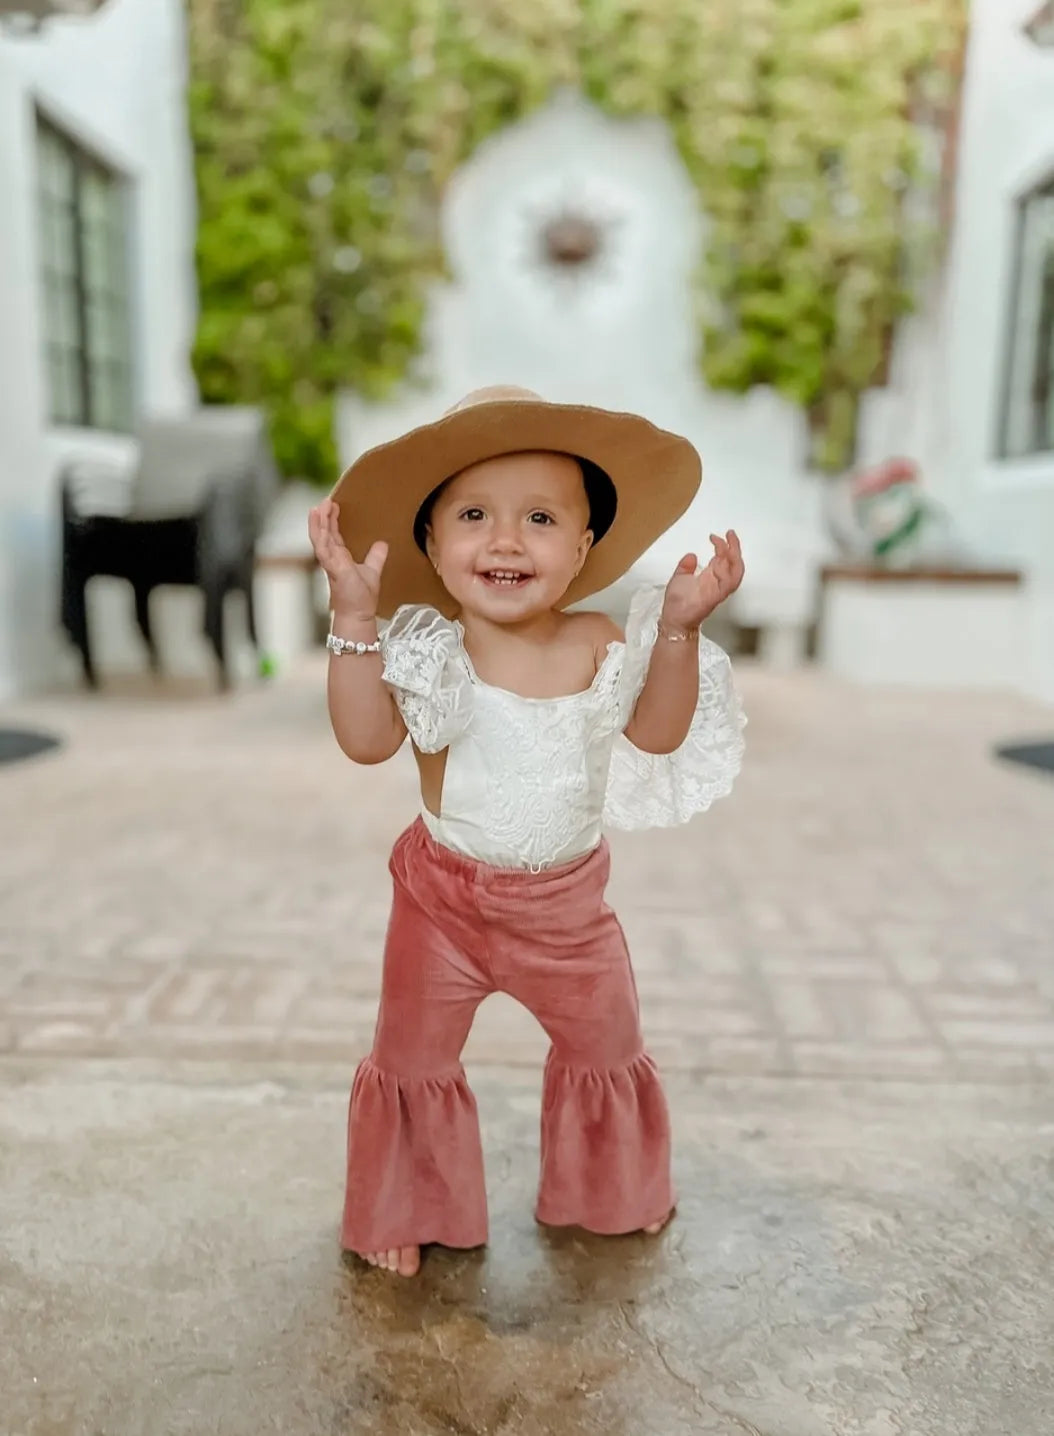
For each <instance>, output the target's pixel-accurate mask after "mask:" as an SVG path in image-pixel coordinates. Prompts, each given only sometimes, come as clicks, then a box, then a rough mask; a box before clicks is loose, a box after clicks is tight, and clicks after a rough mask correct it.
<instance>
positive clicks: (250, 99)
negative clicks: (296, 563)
mask: <svg viewBox="0 0 1054 1436" xmlns="http://www.w3.org/2000/svg"><path fill="white" fill-rule="evenodd" d="M963 9H964V0H525V3H520V4H513V3H511V0H354V3H349V0H189V23H190V39H191V65H192V69H191V83H190V112H191V124H192V130H193V137H194V145H195V154H196V172H197V186H198V203H199V232H198V243H197V265H198V275H199V284H200V293H201V317H200V322H199V327H198V333H197V338H196V344H195V350H194V363H195V369H196V372H197V377H198V382H199V386H200V389H201V392H202V396H203V398H205V399H206V400H208V401H213V402H233V401H241V402H259V403H263V404H265V405H266V406H267V408H268V410H269V412H270V414H271V416H272V426H273V433H274V438H275V445H276V450H277V453H278V456H279V461H280V463H281V465H282V467H283V469H284V470H285V471H286V472H287V473H291V474H300V475H304V476H308V477H311V478H314V479H317V480H319V481H323V482H324V481H328V480H329V479H331V478H332V475H333V472H334V469H335V467H336V462H337V461H336V455H335V452H334V440H333V412H332V411H333V400H334V396H335V394H336V392H337V391H338V390H339V389H340V388H342V387H351V388H354V389H357V390H359V391H360V392H362V393H365V394H367V395H373V396H381V395H383V394H385V393H386V392H388V391H389V390H390V389H391V388H392V386H393V385H394V384H396V383H397V382H398V381H399V380H400V379H401V378H403V377H404V376H405V375H406V374H407V372H408V370H409V369H410V367H411V365H412V363H413V360H414V357H415V355H416V354H417V353H418V352H419V348H420V342H421V331H422V323H423V319H424V310H425V294H426V291H427V286H428V284H429V283H430V281H431V280H432V279H434V278H435V277H436V276H437V275H439V274H441V273H442V272H443V256H442V252H441V248H440V244H439V238H438V226H437V215H438V208H439V203H440V199H441V196H442V193H443V187H444V185H445V183H446V181H447V180H448V178H449V177H450V175H451V173H452V172H453V171H454V169H455V168H456V167H457V166H458V165H459V164H460V163H461V162H462V161H464V160H465V159H466V158H467V157H468V156H469V155H470V154H471V153H472V152H473V150H474V149H475V147H476V146H477V145H478V144H479V143H480V142H481V141H482V140H484V139H485V138H486V137H487V136H489V135H491V134H492V133H494V132H495V131H496V130H498V129H500V128H501V127H503V126H505V125H507V124H510V123H511V122H513V121H515V120H517V119H519V118H521V117H522V116H524V115H526V114H528V113H529V112H530V111H531V110H532V109H534V108H536V107H537V106H538V105H540V104H542V103H544V102H545V100H546V99H547V98H548V97H549V96H550V94H551V93H552V91H553V89H554V88H555V87H556V86H560V85H574V86H577V87H579V88H580V89H581V90H582V91H583V92H584V93H585V94H586V95H587V96H588V97H589V98H590V99H591V100H592V101H594V102H595V103H596V104H597V105H599V106H600V107H601V108H603V109H604V110H605V111H607V112H608V113H610V114H614V115H627V116H628V115H654V116H660V117H662V118H664V119H665V120H666V121H667V122H668V124H669V125H670V127H671V129H672V132H673V134H674V136H675V138H676V141H677V145H678V148H679V150H680V154H681V156H682V158H683V161H684V163H685V165H686V167H687V170H688V173H689V174H690V176H691V178H692V181H693V182H694V184H695V186H696V187H697V189H698V192H699V196H700V203H701V206H702V208H703V211H704V213H705V215H706V219H707V225H706V248H705V253H704V254H702V255H701V256H700V265H699V283H698V294H699V301H700V302H699V326H700V364H701V367H702V371H703V373H704V375H705V377H706V379H707V381H708V382H709V383H710V384H712V385H714V386H715V387H719V388H725V389H731V390H737V391H745V390H747V389H749V388H750V387H751V386H753V385H757V384H770V385H773V386H775V388H776V389H778V390H779V391H780V392H781V393H783V394H785V395H787V396H788V397H790V398H791V399H793V400H794V401H795V402H796V403H798V404H800V405H801V406H803V407H804V408H805V409H806V410H807V412H808V413H809V415H810V418H811V420H812V431H813V435H814V451H813V455H812V459H813V462H814V463H815V464H816V465H817V466H818V467H821V468H826V469H832V470H833V469H838V468H840V467H842V466H843V465H844V464H845V463H846V462H847V461H848V460H849V459H850V458H851V455H852V452H853V446H854V441H855V428H856V411H857V405H858V400H859V396H860V394H861V393H862V391H863V390H864V389H865V388H867V387H868V386H869V385H871V384H873V383H875V382H876V380H877V379H880V378H881V375H882V370H883V363H884V357H885V354H886V352H887V349H888V344H889V339H890V334H891V331H892V327H893V325H894V323H895V321H896V319H897V317H898V316H899V315H901V314H903V313H904V312H905V311H906V310H907V309H909V308H910V305H911V300H912V295H913V293H914V292H915V291H916V289H917V285H918V281H919V278H920V275H921V274H922V273H923V266H924V264H925V261H926V257H927V255H928V253H930V252H931V251H932V248H933V245H934V243H935V240H936V237H937V236H936V231H937V222H936V218H937V208H936V204H935V196H936V195H937V192H938V189H939V184H940V174H939V170H940V163H939V159H935V158H934V156H933V152H934V151H935V149H937V148H939V147H938V146H935V145H934V143H933V137H934V135H938V134H940V133H941V132H943V129H944V126H945V122H946V120H947V118H948V116H950V114H951V113H952V108H953V106H954V103H955V88H956V73H957V64H958V57H959V54H960V50H961V44H962V36H963V26H964V18H963Z"/></svg>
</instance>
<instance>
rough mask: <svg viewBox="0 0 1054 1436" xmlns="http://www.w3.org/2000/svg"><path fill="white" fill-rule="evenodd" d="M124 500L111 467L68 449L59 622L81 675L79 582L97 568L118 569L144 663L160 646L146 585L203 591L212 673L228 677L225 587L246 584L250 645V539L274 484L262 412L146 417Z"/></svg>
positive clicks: (87, 648)
mask: <svg viewBox="0 0 1054 1436" xmlns="http://www.w3.org/2000/svg"><path fill="white" fill-rule="evenodd" d="M138 439H139V445H138V462H137V465H136V468H135V472H134V474H133V475H132V478H131V481H130V483H128V484H127V485H126V488H125V492H124V501H123V503H122V502H119V501H115V497H114V494H115V489H114V485H113V482H112V480H113V477H114V476H112V475H111V483H110V484H109V485H108V486H107V485H105V484H101V483H100V477H101V476H100V471H99V465H98V463H97V462H96V461H76V460H75V461H73V462H72V463H71V464H69V465H67V467H66V470H65V472H64V473H63V476H62V481H61V496H62V499H61V501H62V596H61V604H62V623H63V626H64V627H65V629H66V631H67V632H68V633H69V635H70V638H71V639H72V640H73V642H74V644H75V645H76V646H77V648H78V649H79V651H80V654H81V659H82V661H83V666H84V676H85V678H86V680H87V682H88V684H89V685H90V686H91V687H95V686H96V685H97V681H98V680H97V675H96V672H95V666H94V663H93V661H92V652H91V642H90V636H89V633H88V618H87V604H86V590H87V585H88V580H89V579H91V578H92V577H93V576H94V575H96V574H109V575H113V576H116V577H118V578H124V579H127V580H128V582H129V583H130V584H131V585H132V589H133V591H134V594H135V614H136V620H137V622H138V625H139V629H140V632H141V633H142V635H143V638H144V640H145V642H146V646H147V652H148V654H149V657H150V664H151V667H152V668H153V669H154V670H155V671H156V670H157V669H158V668H159V667H160V657H159V654H158V651H157V646H156V644H155V642H154V635H153V631H152V628H151V624H150V594H151V592H152V591H153V589H155V588H156V587H158V586H159V585H160V584H179V585H191V586H194V587H197V588H200V589H201V590H202V592H203V593H204V595H205V620H204V631H205V634H206V636H207V638H208V640H209V642H210V644H211V645H212V648H213V651H214V652H215V654H216V659H217V663H218V668H219V679H220V683H221V685H222V686H223V687H226V686H228V685H229V683H230V678H231V674H230V669H229V656H228V652H227V643H226V634H225V630H224V617H223V611H224V599H225V598H226V595H227V594H228V593H230V592H241V593H243V594H244V595H245V604H246V612H247V615H248V626H249V636H250V639H251V640H252V642H253V644H254V645H256V643H257V638H256V621H255V614H254V612H253V594H252V580H253V567H254V563H255V550H256V540H257V538H258V536H259V533H260V529H261V527H262V525H263V522H264V519H265V516H266V513H267V510H268V508H269V506H270V503H271V500H272V498H273V496H274V494H275V492H276V490H277V486H278V473H277V469H276V467H275V463H274V457H273V454H272V452H271V447H270V443H269V441H268V438H267V426H266V421H265V418H264V415H263V413H262V412H261V411H260V410H258V409H255V408H247V407H241V406H230V407H220V406H215V407H206V408H202V409H198V410H196V411H194V412H193V413H192V414H190V415H188V416H187V417H186V418H179V419H158V420H151V421H149V422H147V423H145V424H144V425H143V426H142V428H141V430H140V432H139V435H138Z"/></svg>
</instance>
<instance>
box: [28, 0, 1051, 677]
mask: <svg viewBox="0 0 1054 1436" xmlns="http://www.w3.org/2000/svg"><path fill="white" fill-rule="evenodd" d="M0 12H3V23H2V26H0V78H2V81H3V85H2V90H0V103H2V105H3V117H2V124H0V175H2V176H3V181H4V193H5V195H6V200H5V214H4V223H3V229H2V238H0V244H2V246H3V249H2V257H3V263H2V265H0V314H2V324H0V365H2V375H3V383H2V385H0V393H2V399H0V403H2V405H3V423H2V425H0V601H2V602H0V695H7V696H15V695H18V694H21V693H26V692H32V691H34V690H38V689H40V688H41V687H46V686H50V685H54V684H55V683H60V684H61V683H64V682H67V683H68V682H70V681H74V680H75V679H76V676H77V673H78V671H79V670H80V668H81V667H82V666H83V664H84V661H85V660H84V652H85V650H86V649H87V648H88V645H89V644H90V646H91V652H90V654H89V658H88V662H89V667H90V669H94V668H95V667H97V668H98V670H99V673H100V674H102V675H103V676H105V675H106V674H107V673H109V674H111V675H117V674H120V673H135V672H138V671H141V670H142V668H143V665H144V663H145V661H146V658H147V648H146V647H145V645H144V634H143V632H142V631H141V629H142V625H143V624H146V623H149V622H150V621H151V620H152V625H153V629H154V630H155V632H154V633H153V634H152V635H151V638H152V640H153V645H154V649H155V654H154V657H155V661H156V662H157V663H158V664H159V665H161V666H162V667H164V668H165V669H166V671H168V672H169V673H172V674H181V673H183V674H195V673H197V674H199V675H212V674H214V672H215V670H216V666H217V651H218V649H219V648H221V647H222V648H223V649H224V650H225V651H224V662H225V665H226V668H227V671H228V674H229V676H231V677H236V676H238V675H243V676H244V675H248V674H252V673H254V672H256V671H258V670H259V668H260V667H261V666H262V667H263V669H264V671H265V672H275V671H280V670H282V669H287V668H288V667H289V666H290V664H291V662H293V661H295V659H296V657H297V655H298V654H300V653H302V652H304V651H305V650H307V649H310V648H311V647H312V646H313V645H314V644H316V643H317V639H318V631H319V627H320V625H324V621H325V616H324V613H321V612H320V610H321V609H322V608H323V607H324V595H322V594H320V591H319V589H318V586H317V583H315V582H314V581H313V579H312V577H311V573H310V565H309V563H308V561H307V553H306V538H305V533H304V516H305V513H306V509H307V507H308V506H309V505H310V504H311V502H313V501H314V500H315V499H316V498H317V495H318V494H319V493H320V492H324V491H325V490H326V489H327V488H328V487H329V486H330V485H331V484H332V482H333V480H334V477H335V475H336V474H337V473H338V472H339V470H340V468H341V467H342V466H343V465H345V464H346V463H348V462H350V461H351V460H352V459H354V458H355V457H356V456H357V455H358V454H359V453H361V452H362V450H363V449H364V448H367V447H369V446H371V445H372V444H374V443H377V442H379V441H382V440H384V439H387V438H389V437H391V436H392V435H394V434H395V433H397V432H400V431H401V430H403V429H405V428H406V427H408V426H411V425H413V424H414V423H417V422H421V421H425V420H427V419H429V418H431V417H433V416H435V415H436V414H438V413H439V412H440V411H441V410H442V409H443V408H445V407H446V406H448V405H449V404H450V403H452V402H454V401H455V400H456V399H457V398H459V397H460V396H461V395H462V394H464V393H465V392H466V391H468V390H469V389H471V388H474V387H476V386H478V385H482V384H487V383H495V382H500V383H516V384H523V385H527V386H528V387H531V388H534V389H536V390H538V391H539V392H541V393H542V394H544V395H546V396H547V397H550V398H552V399H557V400H577V401H584V402H588V403H597V404H603V405H611V406H616V407H626V408H631V409H635V410H638V411H640V412H642V413H644V414H646V415H648V416H649V417H650V418H652V419H653V420H655V421H656V422H657V423H659V424H662V425H665V426H669V427H671V428H674V429H677V430H679V431H682V432H684V433H687V434H688V435H689V436H690V437H691V438H692V440H693V441H694V442H695V443H696V445H697V446H698V448H699V450H700V452H701V453H702V455H703V458H704V465H705V483H704V487H703V490H702V492H701V494H700V497H699V499H698V501H697V504H696V506H695V507H694V508H693V510H692V511H691V513H690V514H689V515H688V516H686V518H685V519H684V521H683V522H682V523H681V524H680V525H679V526H678V527H677V529H676V530H674V531H673V532H672V533H671V534H669V535H668V536H667V537H666V538H664V540H663V541H662V542H661V543H660V544H659V545H658V546H657V548H656V550H654V551H653V552H652V553H651V554H650V555H648V556H647V558H646V559H645V560H644V562H643V563H642V564H641V565H640V566H639V568H638V570H637V571H636V572H634V573H633V574H632V575H630V576H629V580H628V583H627V585H623V586H622V587H623V589H625V588H626V587H631V586H632V584H633V583H635V582H637V581H639V580H640V579H641V578H645V577H647V578H651V577H654V578H658V579H665V577H666V576H667V574H668V572H669V571H670V568H671V566H672V564H673V563H674V562H675V561H676V559H677V557H679V555H680V553H681V552H683V550H684V549H685V548H687V547H695V546H697V545H698V544H699V543H700V542H703V543H705V536H706V534H707V533H709V532H710V530H711V529H717V530H722V531H723V530H724V529H725V528H728V527H731V526H735V527H736V528H737V529H738V530H739V531H740V533H741V535H742V537H743V541H744V545H745V549H746V552H747V555H748V559H749V564H748V576H747V580H746V582H745V584H744V586H743V589H742V591H741V593H740V594H739V595H738V596H737V598H736V600H735V602H734V604H733V605H731V606H730V608H729V611H728V613H727V615H726V616H725V621H724V626H723V630H722V632H721V634H720V637H721V638H722V640H723V641H724V642H726V643H727V644H728V646H729V647H731V648H732V649H733V650H734V651H736V652H737V653H741V654H747V653H750V654H753V655H755V656H756V657H757V658H758V659H759V660H760V661H762V662H764V663H767V664H769V665H773V666H776V667H782V668H793V667H796V666H798V665H801V664H803V663H806V662H813V663H818V664H820V665H821V666H823V667H825V668H827V669H829V670H830V671H832V672H835V673H838V674H841V675H843V676H846V677H850V678H853V679H854V680H861V681H865V682H890V681H892V682H902V681H903V682H911V683H922V684H936V685H937V686H956V685H959V686H967V687H972V688H976V687H978V686H980V687H997V688H1002V689H1008V690H1013V691H1017V692H1019V693H1023V694H1028V695H1032V696H1034V697H1038V698H1041V699H1045V700H1047V701H1051V700H1054V389H1052V373H1054V84H1052V83H1051V81H1052V75H1054V48H1052V46H1054V15H1052V12H1051V7H1050V6H1049V5H1039V4H1038V0H1037V3H1030V0H977V3H975V4H974V5H973V6H972V7H970V13H969V16H967V13H966V7H965V5H964V4H962V3H960V0H891V2H890V3H884V4H881V5H880V4H877V3H873V0H795V3H776V0H705V3H703V0H647V3H644V0H640V3H635V4H629V3H627V4H617V3H608V2H607V0H606V2H605V3H599V0H595V3H590V0H583V3H575V0H546V3H544V4H537V5H532V6H530V7H526V8H525V9H523V11H522V13H520V11H518V10H516V8H515V7H513V6H511V5H506V4H503V3H501V0H472V3H466V4H462V5H458V6H453V5H446V4H435V3H431V0H429V3H426V0H385V3H381V0H375V3H361V4H357V5H354V6H348V5H346V4H341V3H337V0H287V3H281V4H278V3H273V0H243V3H237V4H236V3H226V0H191V3H189V4H183V3H180V0H106V2H105V3H91V0H35V3H33V4H24V3H18V0H2V4H0ZM216 406H225V409H226V412H225V413H220V412H217V409H216ZM217 445H218V446H219V447H218V448H217ZM250 471H251V472H250ZM219 490H223V491H224V492H222V493H220V492H218V491H219ZM104 516H109V518H110V520H111V522H110V523H109V524H106V523H103V522H102V519H103V517H104ZM91 519H97V520H98V522H96V523H95V524H94V527H93V526H92V524H91V523H90V522H89V520H91ZM122 521H123V522H122ZM89 530H90V531H89ZM148 547H149V548H150V553H151V555H152V556H151V557H150V558H147V556H146V553H147V548H148ZM203 548H204V549H207V550H208V553H207V555H206V556H205V557H204V558H203V557H202V549H203ZM131 550H134V551H135V552H136V553H137V554H138V555H139V557H138V559H136V558H134V557H130V551H131ZM137 564H138V565H139V566H140V567H141V568H142V569H143V570H144V572H140V571H139V568H137ZM64 568H65V584H63V581H62V574H63V569H64ZM133 570H134V571H133ZM107 572H109V573H110V574H111V576H109V577H108V576H106V575H107ZM114 573H116V574H118V575H120V576H119V577H115V576H112V575H113V574H114ZM128 579H131V580H132V587H131V588H130V587H129V585H128V582H127V580H128ZM148 579H149V582H148ZM150 584H153V585H160V586H158V587H157V588H156V592H154V593H153V595H152V597H151V596H148V595H149V587H150ZM133 590H134V595H135V597H136V600H137V603H138V610H139V612H140V617H141V623H140V624H139V625H138V626H137V623H136V617H135V615H136V607H135V605H134V604H133ZM228 595H230V598H229V600H228V598H227V596H228ZM253 598H255V604H254V605H252V606H253V607H254V608H255V612H254V613H253V614H251V615H249V616H250V617H254V618H255V619H256V624H255V628H256V630H257V640H258V641H257V644H256V646H255V647H254V646H253V645H252V644H251V643H250V642H249V631H248V630H249V625H248V624H247V623H246V621H245V619H246V615H245V609H246V607H247V601H248V600H252V599H253ZM607 602H608V604H609V606H610V607H611V608H612V610H613V611H614V612H618V611H619V609H620V608H621V607H622V606H624V593H614V594H611V595H608V596H607ZM60 611H61V614H62V616H63V618H64V621H65V631H64V630H63V628H61V627H60V626H59V624H58V623H57V622H56V614H57V613H58V612H60ZM203 613H204V614H205V619H206V627H207V628H208V633H206V634H205V635H203V633H202V615H203ZM91 676H93V677H94V676H95V675H94V673H92V674H91Z"/></svg>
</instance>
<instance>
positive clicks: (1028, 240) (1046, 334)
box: [1000, 178, 1054, 458]
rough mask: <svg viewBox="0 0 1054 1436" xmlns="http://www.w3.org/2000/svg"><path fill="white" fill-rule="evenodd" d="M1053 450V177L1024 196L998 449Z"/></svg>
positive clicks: (1020, 454) (1005, 452)
mask: <svg viewBox="0 0 1054 1436" xmlns="http://www.w3.org/2000/svg"><path fill="white" fill-rule="evenodd" d="M1050 452H1054V178H1052V179H1050V180H1049V181H1047V182H1046V183H1045V184H1044V185H1042V186H1041V187H1039V188H1037V189H1034V190H1032V191H1031V192H1030V193H1029V194H1028V195H1026V196H1025V198H1024V199H1023V200H1022V201H1021V205H1020V212H1019V216H1018V227H1017V241H1016V254H1015V262H1014V284H1013V292H1012V298H1011V314H1010V343H1009V351H1008V356H1007V373H1006V395H1005V404H1004V409H1003V427H1002V436H1001V443H1000V453H1001V455H1002V456H1003V457H1004V458H1024V457H1026V456H1027V455H1029V454H1044V453H1050Z"/></svg>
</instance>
